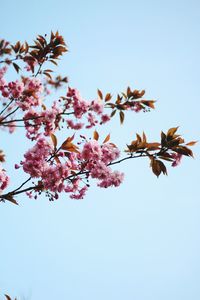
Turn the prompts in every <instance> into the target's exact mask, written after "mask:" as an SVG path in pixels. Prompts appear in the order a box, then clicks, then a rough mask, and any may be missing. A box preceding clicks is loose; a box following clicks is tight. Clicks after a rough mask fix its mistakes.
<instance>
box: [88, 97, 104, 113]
mask: <svg viewBox="0 0 200 300" xmlns="http://www.w3.org/2000/svg"><path fill="white" fill-rule="evenodd" d="M91 109H92V110H93V111H94V112H96V113H97V114H98V115H100V114H102V112H103V103H102V102H101V101H100V100H93V101H92V103H91Z"/></svg>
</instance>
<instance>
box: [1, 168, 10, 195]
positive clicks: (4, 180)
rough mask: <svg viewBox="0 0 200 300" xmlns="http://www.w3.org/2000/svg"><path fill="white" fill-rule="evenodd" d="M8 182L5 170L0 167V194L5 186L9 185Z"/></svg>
mask: <svg viewBox="0 0 200 300" xmlns="http://www.w3.org/2000/svg"><path fill="white" fill-rule="evenodd" d="M9 181H10V179H9V177H8V176H7V175H6V172H5V170H4V169H2V168H1V167H0V194H1V193H2V191H3V190H5V189H6V188H7V186H8V185H9Z"/></svg>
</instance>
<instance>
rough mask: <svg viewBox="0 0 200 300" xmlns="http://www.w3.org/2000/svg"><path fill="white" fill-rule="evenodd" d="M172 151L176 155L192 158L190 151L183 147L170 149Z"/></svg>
mask: <svg viewBox="0 0 200 300" xmlns="http://www.w3.org/2000/svg"><path fill="white" fill-rule="evenodd" d="M172 150H173V151H175V152H176V153H179V154H182V155H186V156H192V157H193V152H192V150H190V149H189V148H187V147H185V146H178V147H174V148H172Z"/></svg>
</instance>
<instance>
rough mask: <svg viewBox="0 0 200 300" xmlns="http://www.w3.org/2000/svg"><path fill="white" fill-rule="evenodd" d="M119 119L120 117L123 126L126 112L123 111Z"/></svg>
mask: <svg viewBox="0 0 200 300" xmlns="http://www.w3.org/2000/svg"><path fill="white" fill-rule="evenodd" d="M119 117H120V123H121V124H123V123H124V112H123V111H120V113H119Z"/></svg>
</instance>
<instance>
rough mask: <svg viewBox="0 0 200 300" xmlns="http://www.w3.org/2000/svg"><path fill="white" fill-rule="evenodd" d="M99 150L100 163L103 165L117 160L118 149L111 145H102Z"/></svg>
mask: <svg viewBox="0 0 200 300" xmlns="http://www.w3.org/2000/svg"><path fill="white" fill-rule="evenodd" d="M101 150H102V161H103V162H104V163H105V164H108V163H110V162H111V161H113V160H115V159H117V158H118V157H119V156H120V151H119V149H118V148H117V147H116V146H115V145H113V144H111V143H106V144H103V145H102V147H101Z"/></svg>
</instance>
